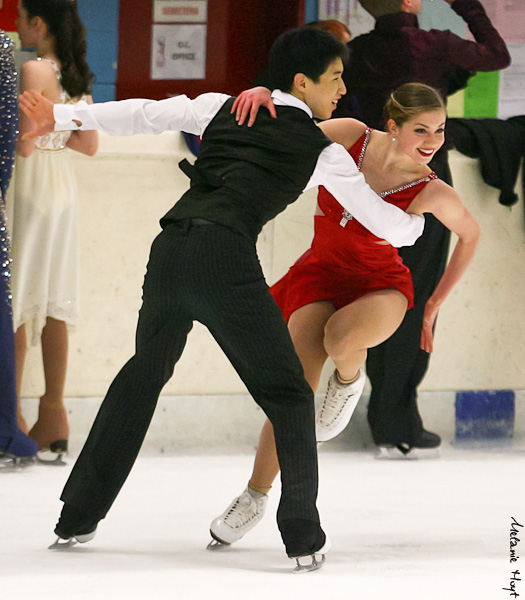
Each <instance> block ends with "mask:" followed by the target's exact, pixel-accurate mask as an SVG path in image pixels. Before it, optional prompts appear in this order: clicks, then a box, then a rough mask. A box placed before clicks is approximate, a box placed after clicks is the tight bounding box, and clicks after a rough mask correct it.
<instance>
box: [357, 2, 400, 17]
mask: <svg viewBox="0 0 525 600" xmlns="http://www.w3.org/2000/svg"><path fill="white" fill-rule="evenodd" d="M359 4H360V5H361V6H362V7H363V8H364V9H365V10H366V12H367V13H370V14H371V15H372V16H373V17H374V19H379V17H383V16H384V15H393V14H395V13H398V12H401V6H402V4H403V0H359Z"/></svg>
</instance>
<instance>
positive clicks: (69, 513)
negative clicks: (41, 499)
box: [55, 504, 98, 540]
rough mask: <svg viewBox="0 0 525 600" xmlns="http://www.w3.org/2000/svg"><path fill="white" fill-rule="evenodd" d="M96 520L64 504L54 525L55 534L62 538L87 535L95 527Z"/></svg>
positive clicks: (67, 538)
mask: <svg viewBox="0 0 525 600" xmlns="http://www.w3.org/2000/svg"><path fill="white" fill-rule="evenodd" d="M97 525H98V521H97V520H94V519H93V518H91V517H88V516H87V515H85V514H84V513H83V512H81V511H79V510H77V509H76V508H74V507H73V506H69V505H68V504H64V507H63V508H62V513H61V514H60V518H59V520H58V523H57V525H56V527H55V535H57V536H58V537H59V538H61V539H63V540H69V539H71V538H74V537H77V536H88V535H90V534H91V533H93V532H94V531H95V529H96V528H97Z"/></svg>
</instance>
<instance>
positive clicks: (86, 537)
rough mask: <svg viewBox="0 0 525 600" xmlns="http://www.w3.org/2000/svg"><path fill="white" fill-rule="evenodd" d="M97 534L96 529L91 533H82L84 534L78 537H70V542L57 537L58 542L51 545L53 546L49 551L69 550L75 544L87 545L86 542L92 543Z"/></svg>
mask: <svg viewBox="0 0 525 600" xmlns="http://www.w3.org/2000/svg"><path fill="white" fill-rule="evenodd" d="M96 534H97V530H96V528H95V529H94V530H93V531H90V532H89V533H82V534H78V535H74V536H72V537H70V538H69V539H68V540H65V539H63V538H61V537H57V539H56V542H55V543H54V544H51V546H49V547H48V550H67V549H68V548H71V546H74V545H75V544H77V543H78V544H85V543H86V542H90V541H91V540H92V539H93V538H94V537H95V535H96Z"/></svg>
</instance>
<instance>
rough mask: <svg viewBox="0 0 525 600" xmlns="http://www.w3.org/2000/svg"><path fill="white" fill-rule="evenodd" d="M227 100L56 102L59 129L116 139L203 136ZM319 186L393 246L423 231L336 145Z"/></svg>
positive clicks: (325, 156) (323, 159) (283, 100)
mask: <svg viewBox="0 0 525 600" xmlns="http://www.w3.org/2000/svg"><path fill="white" fill-rule="evenodd" d="M228 98H230V96H228V95H226V94H216V93H213V92H209V93H206V94H202V95H200V96H198V97H197V98H195V99H194V100H190V99H189V98H188V97H187V96H184V95H181V96H176V97H174V98H168V99H166V100H143V99H131V100H121V101H119V102H105V103H101V104H87V103H86V102H83V101H81V102H79V103H78V104H55V106H54V116H55V121H56V125H55V131H66V130H76V129H82V130H91V129H97V130H100V131H104V132H106V133H108V134H110V135H118V136H125V135H134V134H139V133H143V134H144V133H146V134H158V133H162V132H163V131H186V132H188V133H193V134H195V135H202V134H203V133H204V130H205V129H206V127H207V126H208V124H209V123H210V121H211V120H212V119H213V117H214V116H215V115H216V114H217V112H218V111H219V110H220V108H221V107H222V105H223V104H224V103H225V102H226V100H228ZM272 98H273V101H274V103H275V104H276V105H279V106H295V107H296V108H299V109H301V110H304V111H305V112H306V113H307V114H308V115H309V116H310V117H312V111H311V110H310V108H309V107H308V106H307V105H306V104H305V103H304V102H303V101H302V100H300V99H299V98H296V97H295V96H292V95H291V94H287V93H285V92H282V91H280V90H275V91H274V92H273V93H272ZM318 185H323V186H324V187H325V188H326V189H327V190H328V191H329V192H330V193H331V194H332V195H333V196H334V197H335V198H336V200H337V201H338V202H339V203H340V204H341V206H342V207H343V208H344V209H345V210H346V211H347V212H348V213H350V214H351V215H352V217H353V218H354V219H357V220H358V221H359V222H360V223H361V224H362V225H363V226H364V227H366V228H367V229H368V230H369V231H371V232H372V233H373V234H374V235H376V236H377V237H379V238H381V239H385V240H387V241H388V242H390V244H392V245H393V246H396V247H400V246H410V245H412V244H413V243H414V242H415V241H416V240H417V238H418V237H419V236H420V235H421V234H422V233H423V228H424V224H425V220H424V217H422V216H420V215H410V214H408V213H405V212H404V211H403V210H401V209H400V208H397V207H396V206H394V205H393V204H389V203H388V202H385V201H384V200H383V199H382V198H380V197H379V196H378V195H377V194H376V193H375V192H374V191H372V189H371V188H370V186H369V185H368V184H367V183H366V181H365V178H364V176H363V174H362V173H361V172H360V171H359V169H358V168H357V166H356V164H355V162H354V160H353V159H352V157H351V156H350V154H349V153H348V152H347V150H345V148H344V147H343V146H341V145H340V144H335V143H332V144H330V145H329V146H327V147H326V148H325V149H324V150H323V151H322V152H321V154H320V155H319V159H318V161H317V164H316V167H315V170H314V172H313V174H312V177H311V179H310V181H309V182H308V185H307V186H306V188H305V190H308V189H310V188H312V187H315V186H318Z"/></svg>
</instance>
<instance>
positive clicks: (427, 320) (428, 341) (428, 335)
mask: <svg viewBox="0 0 525 600" xmlns="http://www.w3.org/2000/svg"><path fill="white" fill-rule="evenodd" d="M438 312H439V306H438V305H437V304H436V303H435V302H434V301H433V300H432V298H429V300H428V301H427V303H426V304H425V312H424V314H423V329H422V330H421V348H422V349H423V350H424V351H425V352H432V351H433V350H434V333H433V329H434V323H435V322H436V317H437V315H438Z"/></svg>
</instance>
